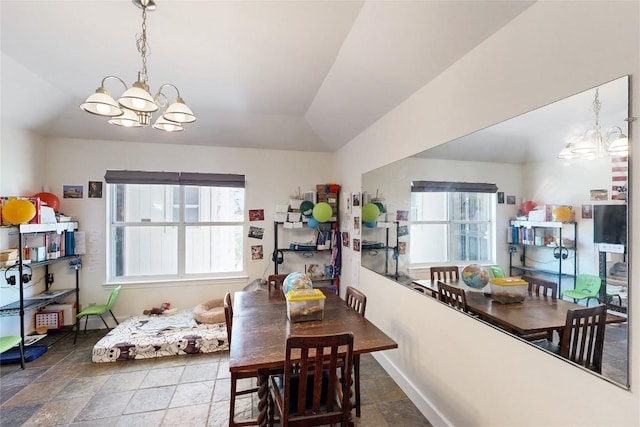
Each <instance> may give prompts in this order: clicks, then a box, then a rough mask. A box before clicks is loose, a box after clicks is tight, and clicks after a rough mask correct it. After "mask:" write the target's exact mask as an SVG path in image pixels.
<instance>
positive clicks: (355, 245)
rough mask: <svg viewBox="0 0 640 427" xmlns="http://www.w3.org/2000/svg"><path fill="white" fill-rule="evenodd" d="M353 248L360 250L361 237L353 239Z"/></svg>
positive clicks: (356, 250)
mask: <svg viewBox="0 0 640 427" xmlns="http://www.w3.org/2000/svg"><path fill="white" fill-rule="evenodd" d="M353 250H354V251H355V252H360V239H353Z"/></svg>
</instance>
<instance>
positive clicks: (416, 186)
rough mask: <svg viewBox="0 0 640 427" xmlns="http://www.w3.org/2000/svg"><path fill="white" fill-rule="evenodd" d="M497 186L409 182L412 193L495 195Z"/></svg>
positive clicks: (476, 183) (469, 183)
mask: <svg viewBox="0 0 640 427" xmlns="http://www.w3.org/2000/svg"><path fill="white" fill-rule="evenodd" d="M497 191H498V186H497V185H495V184H489V183H482V182H451V181H411V192H412V193H445V192H446V193H495V192H497Z"/></svg>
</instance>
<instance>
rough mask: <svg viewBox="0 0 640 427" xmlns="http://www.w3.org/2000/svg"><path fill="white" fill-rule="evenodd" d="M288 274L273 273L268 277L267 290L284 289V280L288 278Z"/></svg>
mask: <svg viewBox="0 0 640 427" xmlns="http://www.w3.org/2000/svg"><path fill="white" fill-rule="evenodd" d="M287 276H288V274H272V275H270V276H269V277H268V278H267V290H269V289H271V288H273V289H282V282H284V279H286V278H287Z"/></svg>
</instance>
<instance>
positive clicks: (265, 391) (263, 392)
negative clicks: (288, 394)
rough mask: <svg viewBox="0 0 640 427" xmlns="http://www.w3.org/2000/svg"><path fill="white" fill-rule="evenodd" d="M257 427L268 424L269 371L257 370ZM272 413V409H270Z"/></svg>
mask: <svg viewBox="0 0 640 427" xmlns="http://www.w3.org/2000/svg"><path fill="white" fill-rule="evenodd" d="M258 399H259V401H258V425H259V426H266V425H267V423H268V422H269V414H268V411H269V405H268V400H269V370H268V369H259V370H258ZM271 411H273V408H271Z"/></svg>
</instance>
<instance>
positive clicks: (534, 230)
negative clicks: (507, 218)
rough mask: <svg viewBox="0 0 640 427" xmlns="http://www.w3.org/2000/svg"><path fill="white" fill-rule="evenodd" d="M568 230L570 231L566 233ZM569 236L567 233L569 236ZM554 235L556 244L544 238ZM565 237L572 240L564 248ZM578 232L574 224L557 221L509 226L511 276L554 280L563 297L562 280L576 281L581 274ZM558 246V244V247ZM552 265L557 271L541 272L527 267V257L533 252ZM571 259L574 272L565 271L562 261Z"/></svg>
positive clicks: (514, 223)
mask: <svg viewBox="0 0 640 427" xmlns="http://www.w3.org/2000/svg"><path fill="white" fill-rule="evenodd" d="M565 228H566V229H567V230H566V231H565ZM567 232H568V233H567ZM550 234H552V235H553V238H554V241H555V243H553V244H551V243H547V242H546V241H545V236H548V235H550ZM565 237H571V238H573V241H574V244H573V245H572V246H566V245H564V243H563V242H564V239H565ZM577 238H578V230H577V225H576V223H575V222H564V223H563V222H557V221H524V220H515V221H511V223H510V224H509V242H508V243H509V275H511V276H514V275H515V276H517V275H522V274H531V275H548V276H554V277H555V278H556V279H557V282H558V294H559V295H562V279H565V278H568V279H573V285H574V287H575V280H576V275H577V271H578V257H577V255H578V253H577V249H576V242H577ZM558 242H559V244H558ZM534 251H535V253H536V254H539V255H541V256H543V257H546V258H547V259H548V260H549V261H555V262H554V264H556V265H557V268H549V269H546V268H539V267H536V266H531V265H527V254H528V253H532V252H534ZM514 256H519V261H520V264H516V263H515V262H514ZM569 258H570V259H571V261H572V262H571V265H572V269H571V270H570V271H564V270H563V261H565V260H566V259H569Z"/></svg>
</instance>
